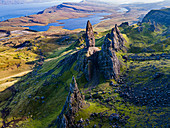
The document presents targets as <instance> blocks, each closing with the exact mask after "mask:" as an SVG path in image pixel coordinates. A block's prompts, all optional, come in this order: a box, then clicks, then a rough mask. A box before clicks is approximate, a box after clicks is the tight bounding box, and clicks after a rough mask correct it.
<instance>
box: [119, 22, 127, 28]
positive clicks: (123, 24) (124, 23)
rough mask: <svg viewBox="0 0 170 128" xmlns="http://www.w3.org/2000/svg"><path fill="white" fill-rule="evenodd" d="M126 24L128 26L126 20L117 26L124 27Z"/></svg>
mask: <svg viewBox="0 0 170 128" xmlns="http://www.w3.org/2000/svg"><path fill="white" fill-rule="evenodd" d="M128 26H129V23H128V22H123V23H121V25H120V26H119V27H122V28H124V27H128Z"/></svg>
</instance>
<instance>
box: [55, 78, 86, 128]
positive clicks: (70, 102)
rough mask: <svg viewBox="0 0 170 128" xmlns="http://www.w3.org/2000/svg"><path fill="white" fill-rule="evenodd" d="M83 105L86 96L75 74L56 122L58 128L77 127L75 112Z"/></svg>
mask: <svg viewBox="0 0 170 128" xmlns="http://www.w3.org/2000/svg"><path fill="white" fill-rule="evenodd" d="M83 105H84V96H83V95H82V94H81V93H80V90H79V89H78V86H77V82H76V79H75V78H74V76H73V78H72V82H71V83H70V91H69V94H68V96H67V99H66V102H65V105H64V106H63V109H62V111H61V113H60V115H59V116H58V118H57V120H56V122H55V125H57V128H74V127H76V125H75V114H76V113H77V112H78V111H79V110H80V109H81V108H82V107H83Z"/></svg>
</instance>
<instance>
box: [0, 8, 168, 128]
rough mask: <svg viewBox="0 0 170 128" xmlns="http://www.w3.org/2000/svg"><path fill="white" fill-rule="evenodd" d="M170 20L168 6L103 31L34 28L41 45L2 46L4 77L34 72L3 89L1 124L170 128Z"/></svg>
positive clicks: (31, 42) (24, 40)
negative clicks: (17, 71)
mask: <svg viewBox="0 0 170 128" xmlns="http://www.w3.org/2000/svg"><path fill="white" fill-rule="evenodd" d="M169 18H170V8H167V9H161V10H151V11H150V12H149V13H148V14H147V15H146V16H145V17H144V18H143V20H142V22H138V23H137V24H134V25H129V24H128V22H124V23H122V24H121V25H119V26H117V25H115V26H114V28H113V29H108V30H107V31H104V32H100V31H98V32H96V31H95V29H94V30H93V27H92V25H91V24H90V22H89V21H88V23H87V28H86V31H79V30H74V31H69V30H64V31H63V30H56V31H54V33H55V34H54V33H53V34H50V35H48V36H47V37H46V38H45V37H44V33H42V34H41V35H37V34H36V33H35V32H33V31H30V30H29V32H30V33H32V34H31V36H34V38H36V41H35V40H33V39H32V37H30V35H24V36H25V38H24V39H23V40H22V38H21V42H24V43H19V42H17V43H13V42H11V43H7V44H5V45H4V46H1V58H3V59H1V61H2V60H5V61H3V62H1V66H2V67H1V69H4V70H3V71H4V72H6V69H8V70H11V71H13V70H12V69H11V68H18V69H21V70H23V67H25V68H26V67H27V66H28V67H30V69H31V67H33V69H32V71H30V73H28V74H27V75H25V76H23V77H21V78H15V79H18V81H17V82H16V83H15V84H14V85H13V86H11V87H9V88H8V87H6V86H5V87H4V88H2V87H1V89H2V90H1V92H0V111H1V113H0V126H1V127H3V128H4V127H11V128H13V127H21V128H22V127H23V128H27V127H28V128H30V127H31V128H34V127H35V128H42V127H59V128H60V127H61V128H63V127H89V128H91V127H94V128H95V127H96V128H99V127H103V128H109V127H167V128H168V127H169V104H168V101H169V97H168V96H169V91H168V85H169V84H170V83H169V77H170V75H169V73H170V53H169V51H170V38H169V36H170V23H169V21H170V20H169ZM21 30H22V28H21ZM21 32H23V31H21ZM46 33H48V32H46ZM6 34H8V33H6ZM14 34H15V33H14ZM52 37H54V38H52ZM15 38H17V39H18V41H20V37H15ZM9 40H10V39H9ZM28 40H29V41H28ZM9 53H10V55H9ZM9 57H11V58H9ZM44 57H46V58H47V59H44ZM11 62H13V64H11ZM4 64H6V65H4ZM9 67H10V68H9ZM4 74H5V73H4ZM10 79H14V78H10ZM10 79H8V81H10ZM11 81H13V80H11ZM1 82H2V83H5V82H6V80H3V81H1Z"/></svg>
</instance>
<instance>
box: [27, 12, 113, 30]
mask: <svg viewBox="0 0 170 128" xmlns="http://www.w3.org/2000/svg"><path fill="white" fill-rule="evenodd" d="M93 14H94V15H90V16H88V17H82V18H74V19H65V20H58V21H59V23H50V24H48V25H46V26H27V27H29V29H31V30H35V31H47V30H48V29H49V27H50V26H64V29H68V30H74V29H79V28H81V29H84V28H85V27H86V23H87V21H88V20H90V22H91V24H92V25H94V24H98V23H99V22H101V21H103V16H105V15H110V13H93ZM105 20H106V19H105ZM61 23H62V24H61Z"/></svg>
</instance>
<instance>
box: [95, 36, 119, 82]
mask: <svg viewBox="0 0 170 128" xmlns="http://www.w3.org/2000/svg"><path fill="white" fill-rule="evenodd" d="M108 37H109V34H108V35H107V36H106V38H105V42H104V44H103V46H102V50H101V51H100V53H99V58H98V65H99V69H100V72H101V73H103V74H104V77H105V79H113V78H115V79H116V80H117V79H118V77H119V73H120V63H119V60H118V58H117V56H116V53H115V50H114V49H112V45H111V44H112V42H111V40H110V39H109V38H108Z"/></svg>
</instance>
